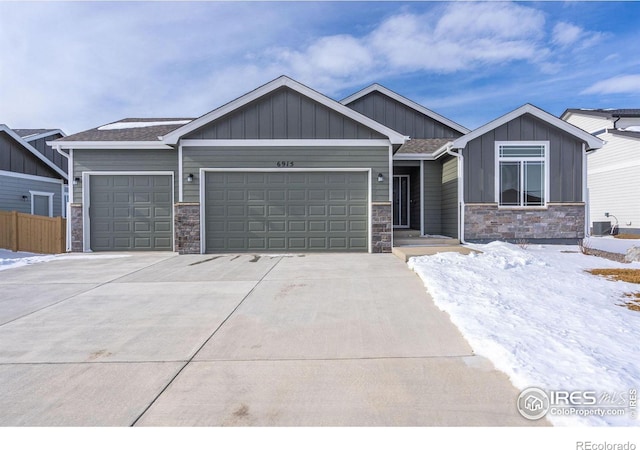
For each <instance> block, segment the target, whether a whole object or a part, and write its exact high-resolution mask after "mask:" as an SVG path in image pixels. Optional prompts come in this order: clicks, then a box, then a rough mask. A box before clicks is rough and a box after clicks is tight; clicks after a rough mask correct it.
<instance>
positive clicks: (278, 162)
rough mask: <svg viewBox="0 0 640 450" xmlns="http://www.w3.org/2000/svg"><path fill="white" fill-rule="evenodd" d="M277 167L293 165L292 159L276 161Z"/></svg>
mask: <svg viewBox="0 0 640 450" xmlns="http://www.w3.org/2000/svg"><path fill="white" fill-rule="evenodd" d="M276 166H277V167H293V161H276Z"/></svg>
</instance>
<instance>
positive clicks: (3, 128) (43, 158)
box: [0, 123, 69, 180]
mask: <svg viewBox="0 0 640 450" xmlns="http://www.w3.org/2000/svg"><path fill="white" fill-rule="evenodd" d="M0 131H4V132H5V133H7V134H8V135H9V136H11V137H12V138H13V139H14V140H15V141H16V142H18V143H19V144H20V145H22V146H23V147H24V148H26V149H27V150H29V151H30V152H31V153H33V155H34V156H35V157H36V158H38V159H39V160H40V161H42V162H43V163H45V164H46V165H47V166H48V167H50V168H51V169H53V170H54V171H55V172H56V173H57V174H59V175H60V176H62V177H63V178H64V179H65V180H68V179H69V178H68V177H67V174H66V173H65V172H64V170H62V169H61V168H60V167H58V166H56V165H55V164H54V163H53V162H51V161H50V160H49V158H47V157H46V156H44V155H43V154H42V153H40V152H39V151H38V150H36V149H35V148H34V147H33V146H32V145H31V144H29V143H28V142H25V140H24V139H22V138H21V137H20V136H18V134H17V133H16V132H15V131H13V130H12V129H11V128H9V127H8V126H6V125H5V124H3V123H1V124H0Z"/></svg>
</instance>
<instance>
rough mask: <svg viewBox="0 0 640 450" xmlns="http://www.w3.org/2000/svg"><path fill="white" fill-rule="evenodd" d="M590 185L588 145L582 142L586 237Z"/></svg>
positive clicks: (586, 235)
mask: <svg viewBox="0 0 640 450" xmlns="http://www.w3.org/2000/svg"><path fill="white" fill-rule="evenodd" d="M588 197H589V187H588V184H587V147H586V144H585V143H584V142H583V143H582V201H583V202H584V237H589V222H590V217H589V211H590V207H589V201H588V200H589V198H588Z"/></svg>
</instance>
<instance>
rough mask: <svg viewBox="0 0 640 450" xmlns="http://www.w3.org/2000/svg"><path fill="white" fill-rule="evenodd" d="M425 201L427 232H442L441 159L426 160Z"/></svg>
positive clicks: (425, 228)
mask: <svg viewBox="0 0 640 450" xmlns="http://www.w3.org/2000/svg"><path fill="white" fill-rule="evenodd" d="M456 196H457V192H456ZM423 201H424V232H425V234H442V164H441V163H440V161H425V162H424V193H423Z"/></svg>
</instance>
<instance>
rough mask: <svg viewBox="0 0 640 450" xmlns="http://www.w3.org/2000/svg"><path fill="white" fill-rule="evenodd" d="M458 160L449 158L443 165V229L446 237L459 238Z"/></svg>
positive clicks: (442, 231)
mask: <svg viewBox="0 0 640 450" xmlns="http://www.w3.org/2000/svg"><path fill="white" fill-rule="evenodd" d="M458 214H459V204H458V159H457V158H455V157H450V158H447V159H446V160H445V161H444V162H443V164H442V219H441V223H442V228H441V233H442V234H443V235H445V236H449V237H453V238H457V237H458Z"/></svg>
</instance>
